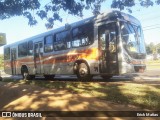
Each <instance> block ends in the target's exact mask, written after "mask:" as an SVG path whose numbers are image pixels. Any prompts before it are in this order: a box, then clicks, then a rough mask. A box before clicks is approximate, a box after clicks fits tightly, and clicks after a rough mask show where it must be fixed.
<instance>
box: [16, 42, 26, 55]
mask: <svg viewBox="0 0 160 120" xmlns="http://www.w3.org/2000/svg"><path fill="white" fill-rule="evenodd" d="M27 55H28V44H27V42H25V43H21V44H19V45H18V57H25V56H27Z"/></svg>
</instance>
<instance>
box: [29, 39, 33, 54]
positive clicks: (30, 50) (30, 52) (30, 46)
mask: <svg viewBox="0 0 160 120" xmlns="http://www.w3.org/2000/svg"><path fill="white" fill-rule="evenodd" d="M32 54H33V41H29V42H28V55H32Z"/></svg>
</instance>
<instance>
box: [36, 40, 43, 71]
mask: <svg viewBox="0 0 160 120" xmlns="http://www.w3.org/2000/svg"><path fill="white" fill-rule="evenodd" d="M42 56H43V43H42V42H37V43H35V44H34V65H35V69H36V73H37V74H41V73H42V72H43V64H42Z"/></svg>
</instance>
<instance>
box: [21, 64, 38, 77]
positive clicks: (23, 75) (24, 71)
mask: <svg viewBox="0 0 160 120" xmlns="http://www.w3.org/2000/svg"><path fill="white" fill-rule="evenodd" d="M21 74H22V77H23V79H24V80H32V79H34V78H35V75H29V72H28V69H27V68H26V67H23V68H22V69H21Z"/></svg>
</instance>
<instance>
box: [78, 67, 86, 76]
mask: <svg viewBox="0 0 160 120" xmlns="http://www.w3.org/2000/svg"><path fill="white" fill-rule="evenodd" d="M79 75H80V76H81V77H85V76H86V75H88V70H87V69H86V68H80V69H79Z"/></svg>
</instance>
